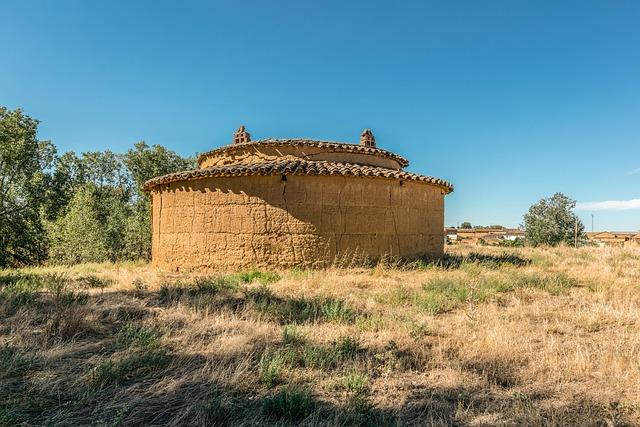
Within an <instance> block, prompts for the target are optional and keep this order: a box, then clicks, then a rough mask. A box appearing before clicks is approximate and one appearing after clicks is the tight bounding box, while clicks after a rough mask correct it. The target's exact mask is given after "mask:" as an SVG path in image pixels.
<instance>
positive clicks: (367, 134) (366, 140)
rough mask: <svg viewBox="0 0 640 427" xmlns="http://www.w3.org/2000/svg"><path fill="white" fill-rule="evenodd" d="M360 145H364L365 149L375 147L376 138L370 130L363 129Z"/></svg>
mask: <svg viewBox="0 0 640 427" xmlns="http://www.w3.org/2000/svg"><path fill="white" fill-rule="evenodd" d="M360 145H364V146H365V147H375V146H376V137H375V136H373V133H372V132H371V129H365V130H363V131H362V134H360Z"/></svg>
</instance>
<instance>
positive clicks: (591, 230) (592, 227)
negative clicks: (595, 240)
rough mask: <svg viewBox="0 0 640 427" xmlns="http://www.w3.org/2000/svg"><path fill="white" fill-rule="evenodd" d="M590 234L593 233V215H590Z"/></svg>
mask: <svg viewBox="0 0 640 427" xmlns="http://www.w3.org/2000/svg"><path fill="white" fill-rule="evenodd" d="M591 232H592V233H593V214H591Z"/></svg>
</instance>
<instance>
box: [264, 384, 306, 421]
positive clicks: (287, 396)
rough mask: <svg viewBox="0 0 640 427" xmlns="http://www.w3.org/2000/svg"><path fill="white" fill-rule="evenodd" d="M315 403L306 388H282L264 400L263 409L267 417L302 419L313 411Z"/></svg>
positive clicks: (291, 419) (289, 419)
mask: <svg viewBox="0 0 640 427" xmlns="http://www.w3.org/2000/svg"><path fill="white" fill-rule="evenodd" d="M314 406H315V404H314V401H313V398H312V397H311V394H310V393H309V392H308V391H306V390H288V389H285V390H282V391H280V392H278V393H276V394H275V395H273V396H271V397H268V398H266V399H265V400H264V403H263V406H262V409H263V413H264V414H265V415H266V416H267V417H271V418H280V419H284V420H287V421H301V420H303V419H304V418H306V417H307V416H308V415H309V414H311V412H312V411H313V408H314Z"/></svg>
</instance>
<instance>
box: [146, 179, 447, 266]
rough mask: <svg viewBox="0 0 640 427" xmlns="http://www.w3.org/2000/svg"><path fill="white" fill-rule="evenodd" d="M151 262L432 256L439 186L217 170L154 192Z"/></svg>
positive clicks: (438, 250) (436, 250) (438, 231)
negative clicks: (217, 174)
mask: <svg viewBox="0 0 640 427" xmlns="http://www.w3.org/2000/svg"><path fill="white" fill-rule="evenodd" d="M152 200H153V247H152V259H153V264H154V266H155V267H158V268H161V269H167V270H191V269H193V270H206V269H212V268H221V267H222V268H235V267H241V266H249V265H256V266H260V265H266V266H274V265H279V266H293V265H300V266H312V267H322V266H327V265H330V264H332V263H334V262H348V259H349V258H350V257H351V258H353V257H354V256H358V255H366V256H368V257H369V258H372V259H378V258H380V257H382V256H385V255H399V256H404V257H417V256H428V257H439V256H441V255H442V253H443V237H442V229H443V227H444V196H443V194H442V191H441V189H440V188H439V187H436V186H433V185H429V184H426V183H420V182H410V181H404V182H402V184H401V181H398V180H393V179H384V178H363V177H339V176H297V175H296V176H287V177H286V180H283V177H281V176H279V175H278V176H244V177H215V178H207V179H199V180H192V181H184V182H174V183H171V184H166V185H161V186H158V187H156V188H154V189H153V190H152Z"/></svg>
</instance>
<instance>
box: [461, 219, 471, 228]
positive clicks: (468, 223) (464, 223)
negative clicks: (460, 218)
mask: <svg viewBox="0 0 640 427" xmlns="http://www.w3.org/2000/svg"><path fill="white" fill-rule="evenodd" d="M460 228H464V229H465V230H470V229H472V228H473V226H472V225H471V223H470V222H469V221H465V222H463V223H462V224H460Z"/></svg>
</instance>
